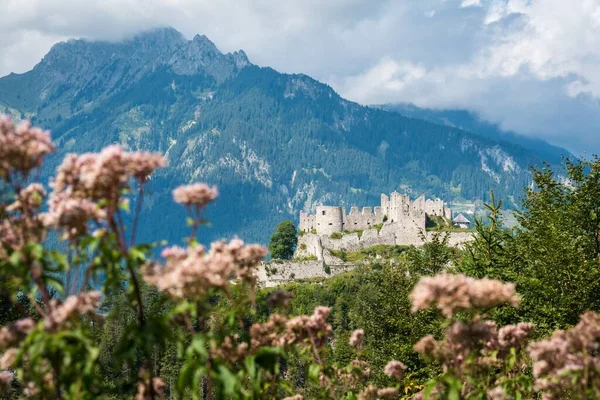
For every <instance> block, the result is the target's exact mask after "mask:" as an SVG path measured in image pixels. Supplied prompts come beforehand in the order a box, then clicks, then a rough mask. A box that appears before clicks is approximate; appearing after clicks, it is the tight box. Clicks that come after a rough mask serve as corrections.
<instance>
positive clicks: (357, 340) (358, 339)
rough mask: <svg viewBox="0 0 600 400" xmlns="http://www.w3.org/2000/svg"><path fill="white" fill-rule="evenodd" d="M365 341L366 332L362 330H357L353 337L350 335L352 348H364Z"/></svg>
mask: <svg viewBox="0 0 600 400" xmlns="http://www.w3.org/2000/svg"><path fill="white" fill-rule="evenodd" d="M364 339H365V331H363V330H362V329H356V330H355V331H354V332H352V335H350V341H349V343H350V346H352V347H360V346H362V344H363V341H364Z"/></svg>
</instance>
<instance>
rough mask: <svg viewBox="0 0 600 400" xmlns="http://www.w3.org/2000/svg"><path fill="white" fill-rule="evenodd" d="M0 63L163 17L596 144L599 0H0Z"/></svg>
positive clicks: (340, 76)
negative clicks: (65, 42) (59, 43)
mask: <svg viewBox="0 0 600 400" xmlns="http://www.w3.org/2000/svg"><path fill="white" fill-rule="evenodd" d="M0 11H1V15H2V18H1V19H2V23H1V24H0V54H2V56H1V57H0V76H2V75H6V74H8V73H9V72H24V71H27V70H29V69H31V68H32V67H33V66H34V65H35V64H36V63H37V62H38V61H39V60H40V59H41V57H43V55H44V54H45V53H46V52H47V51H48V50H49V48H50V47H51V46H52V44H54V43H56V42H57V41H61V40H65V39H67V38H71V37H76V38H89V39H100V40H119V39H121V38H124V37H127V36H130V35H133V34H135V33H136V32H139V31H142V30H147V29H150V28H153V27H159V26H167V25H170V26H173V27H174V28H176V29H178V30H179V31H181V32H182V33H183V34H185V35H186V36H187V37H189V38H191V37H193V35H194V34H196V33H201V34H205V35H207V36H208V37H209V38H210V39H211V40H212V41H213V42H215V44H216V45H217V47H219V48H220V49H221V50H222V51H234V50H238V49H244V50H245V51H246V53H247V54H248V56H249V58H250V60H251V61H253V62H254V63H256V64H259V65H264V66H271V67H273V68H275V69H277V70H280V71H283V72H303V73H306V74H308V75H311V76H313V77H315V78H317V79H319V80H321V81H324V82H326V83H329V84H330V85H331V86H332V87H333V88H334V89H336V90H337V91H338V92H340V93H341V94H342V95H343V96H345V97H347V98H349V99H351V100H355V101H358V102H360V103H364V104H373V103H389V102H411V103H414V104H416V105H418V106H421V107H431V108H442V109H443V108H463V109H469V110H472V111H475V112H477V113H478V114H479V115H480V117H481V118H483V119H485V120H488V121H491V122H495V123H499V124H500V125H501V126H502V127H503V128H505V129H511V130H516V131H518V132H520V133H523V134H527V135H531V136H537V137H541V138H544V139H546V140H548V141H550V142H552V143H555V144H558V145H561V146H565V147H567V148H569V149H570V150H572V151H575V152H577V153H580V152H587V154H588V155H589V154H592V153H600V140H599V139H600V0H487V1H486V0H0Z"/></svg>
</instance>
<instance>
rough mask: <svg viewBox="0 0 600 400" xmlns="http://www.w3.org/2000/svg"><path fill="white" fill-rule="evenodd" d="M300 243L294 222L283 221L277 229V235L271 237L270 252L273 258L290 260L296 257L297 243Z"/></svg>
mask: <svg viewBox="0 0 600 400" xmlns="http://www.w3.org/2000/svg"><path fill="white" fill-rule="evenodd" d="M297 242H298V233H297V232H296V226H295V225H294V223H293V222H292V221H283V222H282V223H280V224H279V225H277V227H276V228H275V233H273V235H271V242H270V243H269V251H270V252H271V257H272V258H276V259H281V260H289V259H290V258H292V256H293V255H294V250H296V243H297Z"/></svg>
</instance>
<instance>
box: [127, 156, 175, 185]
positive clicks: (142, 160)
mask: <svg viewBox="0 0 600 400" xmlns="http://www.w3.org/2000/svg"><path fill="white" fill-rule="evenodd" d="M165 165H167V161H166V160H165V158H164V157H163V156H162V155H160V154H153V153H146V152H137V153H130V154H129V156H128V164H127V173H128V174H129V175H131V176H133V177H134V178H135V179H137V180H138V181H140V182H144V181H146V180H147V179H148V178H149V177H150V175H151V174H152V172H154V170H155V169H157V168H161V167H164V166H165Z"/></svg>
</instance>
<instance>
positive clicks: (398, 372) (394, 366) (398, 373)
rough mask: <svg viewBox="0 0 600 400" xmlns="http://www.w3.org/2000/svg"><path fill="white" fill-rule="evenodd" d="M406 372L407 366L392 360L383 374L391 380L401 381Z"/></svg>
mask: <svg viewBox="0 0 600 400" xmlns="http://www.w3.org/2000/svg"><path fill="white" fill-rule="evenodd" d="M405 370H406V365H404V364H402V363H401V362H400V361H396V360H392V361H389V362H388V363H387V365H386V366H385V368H384V369H383V373H384V374H386V375H387V376H389V377H391V378H396V379H398V380H401V379H402V376H403V375H404V371H405Z"/></svg>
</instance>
